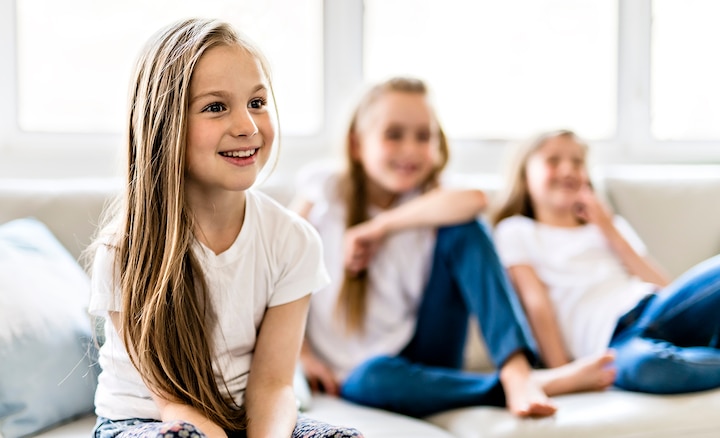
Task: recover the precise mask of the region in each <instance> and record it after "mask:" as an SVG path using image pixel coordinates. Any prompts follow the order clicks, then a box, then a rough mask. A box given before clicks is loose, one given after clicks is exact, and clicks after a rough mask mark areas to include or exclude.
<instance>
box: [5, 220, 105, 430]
mask: <svg viewBox="0 0 720 438" xmlns="http://www.w3.org/2000/svg"><path fill="white" fill-rule="evenodd" d="M89 288H90V284H89V279H88V277H87V275H86V274H85V272H84V271H83V270H82V268H81V267H80V266H79V265H78V264H77V262H76V261H75V259H74V258H73V257H72V256H71V255H70V254H69V253H68V252H67V250H65V249H64V248H63V246H62V245H61V244H60V243H59V242H58V241H57V240H56V239H55V237H54V236H53V235H52V233H51V232H50V231H49V230H48V229H47V228H46V227H45V226H44V225H43V224H42V223H41V222H39V221H37V220H35V219H18V220H14V221H11V222H8V223H6V224H4V225H2V226H0V435H2V436H4V438H15V437H19V436H24V435H28V434H32V433H35V432H38V431H40V430H43V429H45V428H48V427H51V426H52V425H55V424H57V423H60V422H63V421H66V420H68V419H71V418H73V417H75V416H78V415H81V414H85V413H88V412H91V411H92V410H93V396H94V391H95V385H96V376H97V373H96V369H95V366H94V364H95V360H94V358H93V354H92V349H91V342H90V341H91V339H92V335H91V324H90V319H89V317H88V315H87V312H86V306H87V302H88V297H89V290H90V289H89Z"/></svg>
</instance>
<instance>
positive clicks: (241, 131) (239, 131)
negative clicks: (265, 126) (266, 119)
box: [232, 109, 258, 137]
mask: <svg viewBox="0 0 720 438" xmlns="http://www.w3.org/2000/svg"><path fill="white" fill-rule="evenodd" d="M232 130H233V135H234V136H235V137H252V136H253V135H255V134H257V133H258V127H257V124H256V123H255V119H254V118H253V115H252V114H251V113H250V111H248V110H247V109H243V110H240V111H238V112H237V114H236V115H235V117H233V126H232Z"/></svg>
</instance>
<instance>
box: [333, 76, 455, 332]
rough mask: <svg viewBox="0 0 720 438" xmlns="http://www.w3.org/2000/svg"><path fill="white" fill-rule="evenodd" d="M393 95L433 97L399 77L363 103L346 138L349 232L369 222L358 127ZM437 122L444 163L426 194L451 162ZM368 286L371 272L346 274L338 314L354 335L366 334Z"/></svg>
mask: <svg viewBox="0 0 720 438" xmlns="http://www.w3.org/2000/svg"><path fill="white" fill-rule="evenodd" d="M393 92H395V93H409V94H418V95H420V96H424V97H426V98H427V97H429V96H428V94H429V92H428V88H427V86H426V85H425V83H424V82H423V81H421V80H419V79H415V78H407V77H395V78H391V79H389V80H387V81H385V82H382V83H379V84H377V85H375V86H373V87H372V88H370V89H369V90H368V91H367V92H366V93H365V95H364V96H363V97H362V98H361V99H360V102H359V103H358V105H357V107H356V108H355V111H354V112H353V114H352V116H351V119H350V125H349V127H348V130H347V134H346V136H345V155H346V159H347V162H346V172H345V174H344V175H343V177H342V179H341V183H340V188H341V197H342V199H343V200H344V203H345V207H346V212H347V213H346V214H347V218H346V223H345V225H346V227H347V228H350V227H352V226H353V225H357V224H360V223H362V222H365V221H366V220H368V218H369V215H368V207H369V205H368V202H369V201H368V194H367V185H368V176H367V173H366V172H365V169H364V168H363V165H362V163H361V162H360V161H359V160H356V159H354V158H353V149H354V147H355V146H356V143H357V141H358V138H359V136H360V135H359V134H360V133H359V127H358V125H359V123H360V120H361V119H362V118H363V117H364V116H365V114H366V113H367V112H368V111H369V109H370V108H371V107H372V106H373V105H374V104H375V103H376V102H377V101H378V100H379V99H380V98H381V97H382V96H384V95H386V94H388V93H393ZM435 117H436V116H435ZM436 122H437V125H438V136H439V148H440V162H439V163H438V165H437V166H436V167H435V169H433V171H432V172H431V173H430V174H429V175H428V177H427V179H426V180H425V181H424V183H423V184H422V187H421V190H422V191H427V190H429V189H431V188H434V187H437V185H438V183H439V177H440V173H441V172H442V170H443V169H444V168H445V166H446V165H447V162H448V160H449V159H450V148H449V146H448V141H447V137H446V136H445V131H444V130H443V129H442V126H441V125H440V122H439V121H438V120H437V117H436ZM367 285H368V277H367V271H362V272H360V273H358V274H356V275H353V274H352V273H350V272H347V271H346V272H345V275H344V277H343V282H342V285H341V289H340V294H339V295H338V299H337V303H336V309H337V310H338V317H340V318H344V321H345V326H346V329H347V330H348V332H350V333H352V332H358V331H362V330H363V323H364V320H365V314H366V312H367Z"/></svg>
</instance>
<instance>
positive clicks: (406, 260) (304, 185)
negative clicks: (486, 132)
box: [298, 166, 436, 381]
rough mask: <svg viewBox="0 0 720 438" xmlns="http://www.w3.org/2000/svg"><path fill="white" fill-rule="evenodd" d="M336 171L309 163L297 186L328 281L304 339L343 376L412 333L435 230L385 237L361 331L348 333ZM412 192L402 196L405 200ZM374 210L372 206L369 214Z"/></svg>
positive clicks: (371, 272)
mask: <svg viewBox="0 0 720 438" xmlns="http://www.w3.org/2000/svg"><path fill="white" fill-rule="evenodd" d="M339 177H340V174H339V173H338V172H337V171H335V170H334V169H331V168H328V167H317V166H312V167H309V168H306V169H304V172H301V175H300V177H299V183H298V190H299V191H300V192H301V193H302V195H303V197H304V198H305V199H306V200H308V201H310V202H312V203H313V209H312V210H311V212H310V214H309V217H308V219H309V220H310V222H311V223H312V224H313V226H315V228H316V229H317V230H318V232H319V233H320V237H321V238H322V241H323V243H324V245H325V264H326V266H327V267H328V271H329V272H330V278H331V283H330V285H329V286H328V287H326V288H323V289H322V290H320V291H318V292H317V293H315V294H314V295H313V297H312V300H311V305H310V316H309V318H308V325H307V338H308V340H309V341H310V344H311V345H312V347H313V349H314V351H315V352H316V353H317V354H318V356H319V357H320V359H322V360H323V361H324V362H325V363H327V364H328V365H329V366H330V367H331V369H332V370H333V372H334V373H335V375H336V377H337V378H338V379H340V380H341V381H343V380H344V379H345V378H346V377H347V375H348V374H349V373H350V371H352V370H353V369H354V368H355V367H357V366H358V365H360V364H361V363H362V362H364V361H366V360H367V359H370V358H371V357H374V356H378V355H397V354H398V353H400V352H401V351H402V349H403V348H404V347H405V346H406V345H407V344H408V342H410V339H411V338H412V335H413V334H414V333H415V322H416V319H417V311H418V307H419V305H420V300H421V297H422V294H423V291H424V288H425V284H426V282H427V279H428V276H429V273H430V268H431V263H432V256H433V250H434V247H435V235H436V233H435V229H432V228H416V229H409V230H405V231H401V232H397V233H393V234H392V235H390V236H388V237H387V238H386V239H385V241H384V242H383V244H382V246H381V247H380V248H379V249H378V251H377V253H376V254H375V256H374V257H373V259H372V260H371V262H370V265H369V267H368V278H369V281H368V291H367V292H368V294H367V300H368V301H367V313H366V317H365V321H364V327H365V329H364V332H362V333H353V334H348V333H347V332H346V330H345V325H344V322H343V321H340V320H339V319H338V318H337V316H336V310H335V309H336V302H337V297H338V294H339V291H340V286H341V285H342V281H343V275H344V265H343V248H342V243H343V236H344V233H345V204H344V202H343V201H342V199H341V198H340V194H339V190H338V182H339ZM415 196H417V193H413V194H410V195H406V196H404V197H403V198H402V199H400V200H399V201H398V204H401V203H403V202H407V200H409V199H412V198H413V197H415ZM377 213H378V211H371V212H370V214H371V216H372V215H374V214H377Z"/></svg>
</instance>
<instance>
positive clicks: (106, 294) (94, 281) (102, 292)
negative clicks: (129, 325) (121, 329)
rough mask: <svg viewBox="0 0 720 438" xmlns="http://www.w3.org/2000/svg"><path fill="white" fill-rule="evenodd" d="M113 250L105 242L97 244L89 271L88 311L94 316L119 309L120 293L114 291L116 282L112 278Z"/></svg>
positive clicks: (120, 305)
mask: <svg viewBox="0 0 720 438" xmlns="http://www.w3.org/2000/svg"><path fill="white" fill-rule="evenodd" d="M114 255H115V253H114V251H113V250H112V249H111V248H110V247H109V246H108V245H105V244H101V245H98V249H97V251H96V252H95V259H94V261H93V266H92V271H91V273H90V305H89V307H88V311H89V312H90V313H91V314H93V315H96V316H106V315H107V313H108V312H111V311H120V310H121V308H122V303H121V300H120V295H119V294H117V293H115V291H116V285H117V282H116V281H115V279H114V264H115V257H114Z"/></svg>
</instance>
